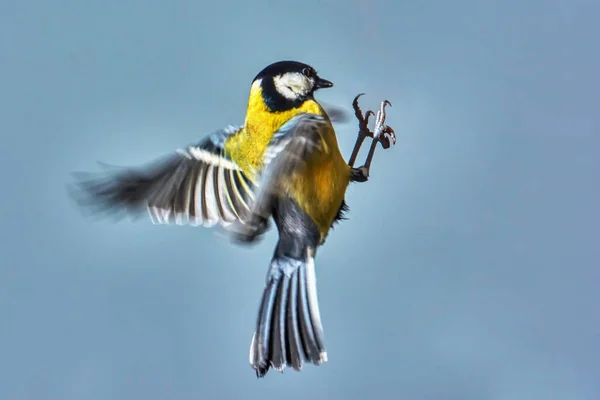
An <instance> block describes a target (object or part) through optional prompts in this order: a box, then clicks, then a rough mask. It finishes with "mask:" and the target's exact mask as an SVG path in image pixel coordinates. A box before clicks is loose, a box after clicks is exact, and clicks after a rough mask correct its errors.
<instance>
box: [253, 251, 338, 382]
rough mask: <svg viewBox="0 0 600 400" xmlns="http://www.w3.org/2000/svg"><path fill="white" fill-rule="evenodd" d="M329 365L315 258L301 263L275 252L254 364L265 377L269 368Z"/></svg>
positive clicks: (258, 325)
mask: <svg viewBox="0 0 600 400" xmlns="http://www.w3.org/2000/svg"><path fill="white" fill-rule="evenodd" d="M325 361H327V353H326V351H325V346H324V338H323V326H322V325H321V316H320V313H319V304H318V301H317V284H316V278H315V268H314V258H313V257H312V256H311V255H310V254H307V256H306V258H305V259H302V260H298V259H294V258H290V257H287V256H283V255H282V254H280V253H279V252H278V250H276V251H275V255H274V256H273V260H272V261H271V267H270V268H269V273H268V275H267V284H266V286H265V289H264V292H263V297H262V301H261V304H260V309H259V312H258V318H257V322H256V330H255V332H254V336H253V337H252V344H251V346H250V364H251V365H252V368H254V369H255V370H256V375H257V376H258V377H259V378H260V377H263V376H264V375H265V374H266V373H267V371H268V370H269V368H270V367H271V366H272V367H273V368H275V369H277V370H279V371H281V372H283V370H284V369H285V367H286V366H289V367H292V368H293V369H295V370H297V371H299V370H300V369H301V368H302V364H303V363H304V362H310V363H313V364H315V365H319V364H322V363H324V362H325Z"/></svg>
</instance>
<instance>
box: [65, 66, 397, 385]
mask: <svg viewBox="0 0 600 400" xmlns="http://www.w3.org/2000/svg"><path fill="white" fill-rule="evenodd" d="M331 87H333V83H332V82H331V81H329V80H327V79H324V78H322V77H320V76H319V74H318V73H317V71H316V70H315V69H314V68H313V67H312V66H310V65H308V64H305V63H302V62H299V61H277V62H274V63H272V64H269V65H268V66H266V67H265V68H263V69H262V71H260V72H259V73H258V74H257V75H256V76H255V77H254V79H253V80H252V83H251V86H250V94H249V97H248V104H247V109H246V114H245V120H244V123H243V124H241V125H229V126H227V127H225V128H222V129H219V130H216V131H214V132H213V133H211V134H209V135H207V136H206V137H204V138H203V139H201V140H200V141H198V142H196V143H193V144H189V145H187V146H185V147H183V148H181V149H178V150H176V151H174V152H173V153H172V154H169V155H167V156H164V157H163V158H161V159H157V160H154V161H151V162H149V163H148V164H146V165H143V166H138V167H125V168H115V167H113V168H110V167H107V166H105V167H106V168H105V170H104V171H103V172H100V173H87V172H86V173H75V178H76V181H75V182H74V183H73V184H72V185H70V186H69V191H70V193H71V195H72V196H73V198H74V199H75V200H76V201H77V204H78V205H79V206H81V207H84V208H91V209H93V210H95V211H97V212H102V213H110V214H113V215H115V216H116V217H117V218H122V217H124V216H125V215H131V216H139V215H141V213H142V212H144V211H147V212H148V214H149V215H150V218H151V220H152V222H154V223H156V224H173V223H174V224H177V225H192V226H204V227H212V226H215V225H218V226H221V227H223V228H224V229H225V230H226V231H228V232H230V233H231V235H232V237H233V239H234V241H235V242H236V243H243V244H253V243H257V242H258V240H259V239H260V238H261V237H262V236H263V235H264V234H265V233H266V232H267V231H269V230H270V229H271V227H272V223H271V220H272V221H273V222H274V224H275V226H276V228H277V232H278V235H279V239H278V242H277V245H276V247H275V250H274V253H273V257H272V260H271V262H270V264H269V267H268V271H267V276H266V282H265V286H264V288H263V293H262V298H261V300H260V303H259V307H258V314H257V318H256V325H255V328H254V334H253V335H252V340H251V344H250V352H249V361H250V365H251V367H252V368H253V369H254V370H255V372H256V375H257V377H259V378H261V377H264V376H265V375H266V374H267V372H268V371H269V370H270V369H271V368H273V369H275V370H278V371H280V372H283V371H284V370H285V368H286V367H289V368H292V369H294V370H297V371H299V370H301V369H302V367H303V365H305V364H307V363H311V364H314V365H320V364H323V363H324V362H326V361H327V351H326V347H325V339H324V333H323V325H322V322H321V315H320V311H319V304H318V299H317V286H316V276H315V257H316V253H317V249H318V248H319V247H320V246H322V245H323V244H324V243H325V240H326V238H327V236H328V234H329V232H330V230H331V228H332V227H333V226H334V225H335V223H337V222H339V221H340V220H342V219H345V213H346V212H347V210H348V206H347V204H346V201H345V193H346V190H347V188H348V186H349V184H350V183H351V182H366V181H367V180H368V178H369V168H370V163H371V160H372V157H373V151H374V149H375V147H376V145H377V143H381V144H382V146H383V147H384V148H388V147H389V146H390V139H392V141H393V143H394V144H395V141H396V137H395V133H394V130H393V129H392V128H391V127H389V126H387V125H385V117H386V116H385V107H386V106H387V105H389V106H391V103H390V102H389V101H387V100H385V101H383V102H381V107H380V110H379V112H378V113H377V115H376V123H375V128H374V130H373V131H370V130H369V128H368V120H369V117H370V116H371V115H375V113H373V112H372V111H368V112H367V113H366V114H365V115H363V114H362V110H361V109H360V107H359V106H358V103H357V101H358V98H359V97H360V96H362V95H363V93H361V94H359V95H358V96H356V98H355V99H354V101H353V107H354V111H355V115H356V117H357V118H358V120H359V135H358V139H357V141H356V144H355V147H354V150H353V152H352V156H351V159H350V161H349V162H346V161H345V160H344V158H343V156H342V154H341V151H340V148H339V146H338V141H337V137H336V133H335V129H334V127H333V123H332V118H330V116H329V114H328V112H327V111H326V109H325V107H324V106H323V105H322V104H320V103H319V102H317V100H316V99H315V92H316V91H318V90H320V89H325V88H331ZM331 114H334V113H331ZM366 137H371V138H373V142H372V145H371V149H370V151H369V155H368V157H367V161H366V162H365V164H364V165H363V166H361V167H359V168H355V167H354V163H355V160H356V156H357V154H358V151H359V150H360V147H361V146H362V143H363V141H364V140H365V138H366Z"/></svg>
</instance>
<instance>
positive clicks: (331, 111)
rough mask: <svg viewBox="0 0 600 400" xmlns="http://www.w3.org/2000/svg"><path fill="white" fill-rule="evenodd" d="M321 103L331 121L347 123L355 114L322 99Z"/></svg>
mask: <svg viewBox="0 0 600 400" xmlns="http://www.w3.org/2000/svg"><path fill="white" fill-rule="evenodd" d="M319 103H320V104H321V106H322V107H323V109H324V110H325V112H326V113H327V116H328V117H329V119H330V120H331V122H333V123H336V124H347V123H348V122H350V120H351V117H352V115H353V114H352V113H350V112H349V111H348V110H346V109H345V108H342V107H338V106H335V105H333V104H329V103H324V102H322V101H321V102H319Z"/></svg>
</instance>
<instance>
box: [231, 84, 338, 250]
mask: <svg viewBox="0 0 600 400" xmlns="http://www.w3.org/2000/svg"><path fill="white" fill-rule="evenodd" d="M301 113H312V114H317V115H324V116H326V113H325V111H324V110H323V108H322V107H321V106H320V105H319V104H318V103H317V102H316V101H314V100H309V101H306V102H304V103H303V104H302V105H301V106H300V107H297V108H294V109H291V110H287V111H283V112H277V113H273V112H271V111H269V109H268V108H267V106H266V105H265V102H264V101H263V98H262V93H261V87H260V85H258V84H254V85H252V88H251V91H250V98H249V100H248V110H247V113H246V121H245V123H244V128H243V129H242V131H241V132H240V133H239V134H237V135H236V136H235V137H233V138H231V139H230V140H229V141H228V143H227V144H226V149H227V151H228V153H229V154H230V156H231V158H232V159H234V160H236V163H237V164H238V165H239V166H240V167H241V168H242V169H243V170H244V172H245V173H246V174H247V175H248V176H249V177H250V178H251V179H253V178H254V171H258V170H260V168H261V167H262V159H263V155H264V152H265V150H266V148H267V146H268V144H269V142H270V141H271V138H272V137H273V135H274V133H275V132H276V131H277V130H278V129H279V128H280V127H281V126H282V125H283V124H285V123H286V122H287V121H289V120H290V119H291V118H293V117H295V116H296V115H298V114H301ZM321 136H322V140H323V143H324V149H323V151H321V152H318V153H315V154H313V155H312V156H311V157H310V159H309V160H307V165H306V167H305V168H304V169H303V170H301V171H298V172H297V173H296V174H295V175H294V176H292V177H290V179H289V180H287V181H286V182H284V189H285V191H286V192H287V193H288V195H290V196H291V197H293V198H294V199H295V200H296V202H297V203H298V204H299V205H300V207H301V208H302V209H303V210H304V211H305V212H306V213H307V214H308V215H309V216H311V218H312V219H313V220H314V222H315V223H316V225H317V226H318V228H319V231H320V232H321V236H322V238H323V239H324V238H325V236H326V235H327V232H328V231H329V228H330V227H331V224H332V222H333V219H334V218H335V216H336V214H337V212H338V210H339V208H340V206H341V203H342V201H343V199H344V195H345V192H346V188H347V186H348V183H349V181H350V167H349V166H348V164H347V163H346V161H345V160H344V158H343V157H342V154H341V152H340V150H339V147H338V143H337V138H336V136H335V131H334V129H333V125H331V124H330V129H327V130H324V131H323V132H321Z"/></svg>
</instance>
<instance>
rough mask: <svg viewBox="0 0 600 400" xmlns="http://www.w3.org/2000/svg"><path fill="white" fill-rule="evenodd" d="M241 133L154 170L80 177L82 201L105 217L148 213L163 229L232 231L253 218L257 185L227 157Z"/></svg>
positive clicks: (222, 136)
mask: <svg viewBox="0 0 600 400" xmlns="http://www.w3.org/2000/svg"><path fill="white" fill-rule="evenodd" d="M240 129H241V127H228V128H226V129H222V130H219V131H217V132H215V133H213V134H212V135H210V136H208V137H207V138H206V139H204V140H202V141H201V142H200V143H198V144H197V145H193V146H189V147H187V148H185V149H182V150H178V151H177V153H176V154H174V155H171V156H169V157H167V158H165V159H163V160H161V161H159V162H155V163H154V164H153V165H150V166H146V167H143V168H139V169H133V168H131V169H124V170H119V171H117V172H112V173H106V174H102V175H101V176H96V177H91V176H90V174H79V177H80V179H79V181H78V182H77V187H78V189H79V190H78V191H77V192H74V194H75V195H76V197H77V198H76V200H77V201H78V203H79V204H80V205H82V206H88V207H92V208H95V209H96V210H99V211H104V212H106V211H110V212H113V213H121V214H123V213H127V214H134V213H137V212H139V211H142V210H144V209H147V210H148V212H149V213H150V216H151V218H152V221H153V222H154V223H157V224H168V223H176V224H179V225H186V224H189V225H203V226H207V227H208V226H213V225H215V224H216V223H220V224H221V225H222V226H225V227H227V226H229V225H230V224H231V223H233V222H235V221H239V222H242V223H244V222H245V220H246V219H247V218H249V212H250V208H251V206H250V203H251V200H252V197H253V194H252V192H253V190H254V189H255V186H254V184H253V183H252V182H251V181H250V180H249V179H248V178H247V177H246V176H245V175H244V174H243V173H242V171H241V169H240V168H239V167H238V166H237V165H236V163H235V162H234V161H233V160H231V159H230V158H229V157H228V156H227V155H226V154H225V148H224V146H225V142H226V141H227V139H229V138H230V137H231V136H233V135H235V134H236V133H237V132H239V131H240Z"/></svg>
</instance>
